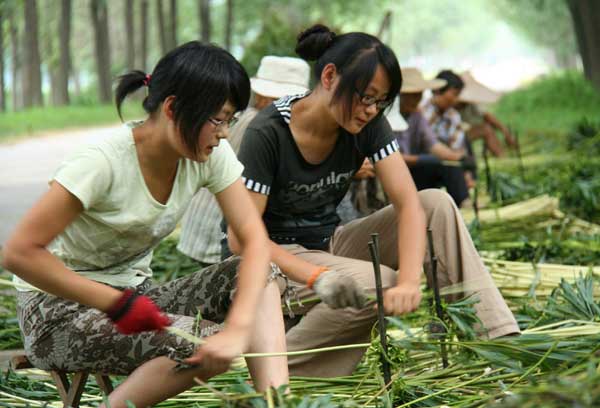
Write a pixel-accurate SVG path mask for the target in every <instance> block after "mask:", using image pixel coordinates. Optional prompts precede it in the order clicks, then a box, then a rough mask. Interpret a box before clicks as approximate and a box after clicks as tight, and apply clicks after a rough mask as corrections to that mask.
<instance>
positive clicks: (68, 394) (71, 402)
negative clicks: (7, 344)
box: [10, 354, 113, 408]
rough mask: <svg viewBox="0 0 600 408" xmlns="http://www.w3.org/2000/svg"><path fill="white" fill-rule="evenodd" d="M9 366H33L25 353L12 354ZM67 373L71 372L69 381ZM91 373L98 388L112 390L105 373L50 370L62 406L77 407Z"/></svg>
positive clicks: (19, 367) (107, 392)
mask: <svg viewBox="0 0 600 408" xmlns="http://www.w3.org/2000/svg"><path fill="white" fill-rule="evenodd" d="M10 367H11V368H12V369H13V370H21V369H26V368H35V367H34V366H33V364H31V361H29V359H28V358H27V356H26V355H25V354H21V355H17V356H14V357H13V358H12V359H11V361H10ZM68 374H73V375H72V377H71V382H70V383H69V377H68ZM90 374H92V375H93V376H94V378H96V382H97V383H98V386H99V387H100V389H101V390H102V391H103V392H104V393H105V394H106V395H108V394H110V393H111V392H112V391H113V386H112V383H111V381H110V377H109V376H108V375H106V374H94V373H90V372H87V371H79V372H74V373H69V372H66V371H50V375H51V376H52V379H54V382H55V383H56V388H57V389H58V394H59V395H60V399H61V400H62V402H63V404H64V408H71V407H72V408H78V407H79V401H80V400H81V394H83V389H84V388H85V383H86V381H87V379H88V376H89V375H90Z"/></svg>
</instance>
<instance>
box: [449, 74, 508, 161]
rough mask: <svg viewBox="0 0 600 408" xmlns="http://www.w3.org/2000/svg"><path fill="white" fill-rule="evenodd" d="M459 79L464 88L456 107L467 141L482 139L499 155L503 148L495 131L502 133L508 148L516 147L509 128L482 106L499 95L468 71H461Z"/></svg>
mask: <svg viewBox="0 0 600 408" xmlns="http://www.w3.org/2000/svg"><path fill="white" fill-rule="evenodd" d="M461 79H462V80H463V82H464V83H465V88H464V89H463V91H462V92H461V93H460V96H459V102H458V104H457V105H456V109H457V110H458V112H459V113H460V116H461V118H462V121H463V123H464V124H465V125H466V126H463V127H464V128H465V129H466V132H467V137H468V138H469V141H471V142H472V141H474V140H478V139H482V140H483V141H484V143H485V146H486V147H487V149H488V150H489V151H490V152H491V153H492V154H493V155H494V156H496V157H501V156H502V155H503V154H504V150H503V148H502V144H501V142H500V140H498V137H497V136H496V132H497V131H499V132H500V133H502V135H503V136H504V141H505V142H506V145H507V146H508V147H509V148H514V147H516V141H515V139H514V137H513V135H512V134H511V132H510V129H509V128H508V127H507V126H506V125H504V124H503V123H502V122H501V121H500V119H498V118H497V117H496V116H494V114H492V113H491V112H489V111H486V110H484V109H483V108H482V106H485V105H490V104H493V103H495V102H497V101H498V99H499V98H500V95H499V94H498V93H497V92H495V91H493V90H492V89H490V88H488V87H487V86H485V85H483V84H482V83H481V82H479V81H477V80H476V79H475V78H474V77H473V75H472V74H471V73H470V72H468V71H467V72H464V73H462V75H461Z"/></svg>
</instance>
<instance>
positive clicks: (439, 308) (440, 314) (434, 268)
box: [427, 228, 448, 368]
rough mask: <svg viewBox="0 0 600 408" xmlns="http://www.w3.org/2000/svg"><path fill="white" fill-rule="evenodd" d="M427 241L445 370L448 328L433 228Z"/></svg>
mask: <svg viewBox="0 0 600 408" xmlns="http://www.w3.org/2000/svg"><path fill="white" fill-rule="evenodd" d="M427 241H428V243H429V259H430V261H431V280H432V282H433V301H434V303H435V313H436V315H437V317H438V319H439V320H440V323H442V324H441V327H442V329H441V330H442V337H441V338H440V351H441V354H442V365H443V366H444V368H446V367H448V354H447V353H446V339H445V333H446V328H445V327H444V326H443V321H444V319H443V317H444V313H443V311H442V300H441V298H440V287H439V285H438V276H437V257H436V256H435V252H434V250H433V236H432V232H431V228H427Z"/></svg>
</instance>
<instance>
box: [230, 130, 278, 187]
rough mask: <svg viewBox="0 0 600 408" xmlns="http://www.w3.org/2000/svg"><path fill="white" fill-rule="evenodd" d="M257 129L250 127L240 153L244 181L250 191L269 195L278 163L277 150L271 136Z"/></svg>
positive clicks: (245, 134)
mask: <svg viewBox="0 0 600 408" xmlns="http://www.w3.org/2000/svg"><path fill="white" fill-rule="evenodd" d="M266 133H267V132H263V131H261V130H259V129H257V128H254V127H249V128H248V129H246V132H245V133H244V138H243V140H242V144H241V146H240V151H239V153H238V159H239V160H240V161H241V162H242V164H243V165H244V172H243V175H242V180H243V181H244V185H245V186H246V188H247V189H248V190H250V191H253V192H255V193H259V194H264V195H267V196H268V195H269V194H270V193H271V183H272V181H273V179H274V176H275V172H276V167H275V163H277V157H276V155H277V149H276V148H275V143H274V142H273V140H272V137H270V135H268V134H266Z"/></svg>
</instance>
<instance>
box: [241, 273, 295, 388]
mask: <svg viewBox="0 0 600 408" xmlns="http://www.w3.org/2000/svg"><path fill="white" fill-rule="evenodd" d="M285 351H286V343H285V329H284V325H283V314H282V312H281V300H280V297H279V288H278V287H277V283H276V282H275V281H273V282H271V283H270V284H269V285H267V287H266V288H265V291H264V297H263V299H262V300H261V303H260V304H259V305H258V310H257V314H256V323H255V326H254V331H253V333H252V338H251V339H250V348H249V352H251V353H274V352H285ZM246 362H247V364H248V370H250V375H251V376H252V380H253V381H254V388H256V390H257V391H264V390H266V389H267V388H269V387H279V386H280V385H283V384H287V383H288V382H289V374H288V365H287V364H288V362H287V357H286V356H282V357H262V358H248V359H246Z"/></svg>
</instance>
